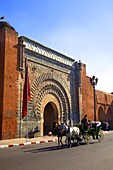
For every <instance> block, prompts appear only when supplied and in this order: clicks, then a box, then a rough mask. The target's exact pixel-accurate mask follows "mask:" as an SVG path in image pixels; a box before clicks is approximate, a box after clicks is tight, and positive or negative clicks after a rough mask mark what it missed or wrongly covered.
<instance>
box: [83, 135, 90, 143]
mask: <svg viewBox="0 0 113 170" xmlns="http://www.w3.org/2000/svg"><path fill="white" fill-rule="evenodd" d="M84 141H85V143H86V144H90V141H91V137H90V135H89V134H87V133H86V134H85V135H84Z"/></svg>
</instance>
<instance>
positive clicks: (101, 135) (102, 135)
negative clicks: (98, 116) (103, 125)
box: [98, 130, 104, 142]
mask: <svg viewBox="0 0 113 170" xmlns="http://www.w3.org/2000/svg"><path fill="white" fill-rule="evenodd" d="M98 140H99V142H102V141H103V140H104V133H103V131H102V130H100V131H99V133H98Z"/></svg>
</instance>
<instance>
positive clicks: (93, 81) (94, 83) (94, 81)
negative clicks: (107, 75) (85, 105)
mask: <svg viewBox="0 0 113 170" xmlns="http://www.w3.org/2000/svg"><path fill="white" fill-rule="evenodd" d="M97 83H98V78H96V77H95V76H93V77H92V78H91V84H92V85H93V94H94V121H96V93H95V86H96V85H97Z"/></svg>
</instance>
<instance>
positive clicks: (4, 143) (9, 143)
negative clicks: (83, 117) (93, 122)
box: [0, 130, 113, 149]
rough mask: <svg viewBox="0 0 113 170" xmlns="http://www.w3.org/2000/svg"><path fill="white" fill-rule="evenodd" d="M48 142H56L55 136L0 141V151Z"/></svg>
mask: <svg viewBox="0 0 113 170" xmlns="http://www.w3.org/2000/svg"><path fill="white" fill-rule="evenodd" d="M110 133H112V134H113V130H111V131H104V134H105V135H107V134H110ZM48 142H57V136H42V137H36V138H30V139H26V138H17V139H8V140H0V149H2V148H8V147H15V146H24V145H30V144H40V143H48Z"/></svg>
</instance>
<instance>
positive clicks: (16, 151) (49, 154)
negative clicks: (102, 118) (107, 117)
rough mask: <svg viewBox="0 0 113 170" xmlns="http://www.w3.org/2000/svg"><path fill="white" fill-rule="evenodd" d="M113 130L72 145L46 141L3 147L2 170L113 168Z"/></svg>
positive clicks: (1, 152)
mask: <svg viewBox="0 0 113 170" xmlns="http://www.w3.org/2000/svg"><path fill="white" fill-rule="evenodd" d="M112 169H113V134H108V135H105V140H104V142H103V143H99V142H98V141H97V140H92V142H91V144H90V145H84V143H81V144H80V146H78V147H77V146H74V147H72V148H67V147H63V148H61V147H58V146H57V143H56V142H54V143H44V144H39V145H27V146H22V147H14V148H4V149H2V150H0V170H112Z"/></svg>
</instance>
